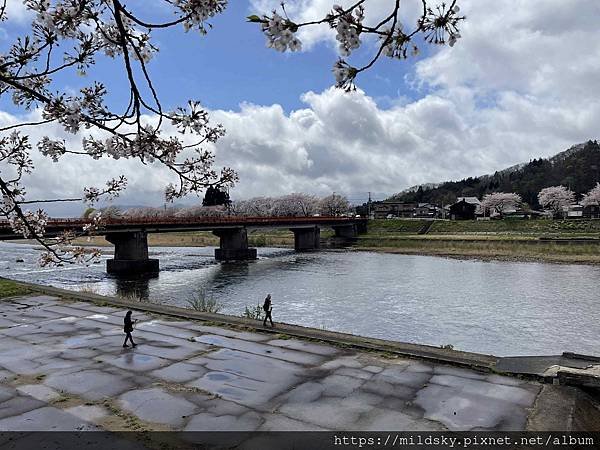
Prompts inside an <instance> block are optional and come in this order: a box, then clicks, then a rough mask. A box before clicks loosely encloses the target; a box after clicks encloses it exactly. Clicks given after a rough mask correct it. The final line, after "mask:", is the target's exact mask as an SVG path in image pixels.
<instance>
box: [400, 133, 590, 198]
mask: <svg viewBox="0 0 600 450" xmlns="http://www.w3.org/2000/svg"><path fill="white" fill-rule="evenodd" d="M599 175H600V145H599V144H598V142H597V141H588V142H587V143H585V144H584V145H583V146H582V147H581V148H579V149H577V151H569V150H568V151H566V152H563V153H559V154H558V155H556V156H554V157H552V158H549V159H542V158H539V159H534V160H532V161H530V162H529V163H528V164H526V165H525V166H523V167H521V168H519V169H516V170H512V171H511V170H505V171H501V172H496V173H495V174H493V175H485V176H482V177H475V178H473V177H469V178H465V179H463V180H460V181H448V182H445V183H442V184H440V185H439V186H438V187H436V188H431V189H423V188H421V187H419V189H417V190H415V191H413V192H404V193H400V194H396V195H394V196H392V197H391V198H390V199H389V200H395V201H403V202H426V203H434V204H446V205H447V204H450V203H454V202H455V201H456V198H457V197H477V198H482V197H483V196H484V195H486V194H490V193H492V192H514V193H516V194H519V195H520V196H521V198H522V199H523V201H524V202H525V203H527V204H528V205H529V206H530V207H532V208H534V209H538V208H540V205H539V202H538V193H539V192H540V191H541V190H542V189H543V188H545V187H548V186H558V185H563V186H565V187H568V188H569V189H570V190H572V191H573V192H575V194H576V196H577V200H579V199H580V198H581V197H582V195H583V194H585V193H586V192H588V191H589V190H590V189H592V188H593V187H594V186H595V185H596V183H597V182H598V181H600V179H599Z"/></svg>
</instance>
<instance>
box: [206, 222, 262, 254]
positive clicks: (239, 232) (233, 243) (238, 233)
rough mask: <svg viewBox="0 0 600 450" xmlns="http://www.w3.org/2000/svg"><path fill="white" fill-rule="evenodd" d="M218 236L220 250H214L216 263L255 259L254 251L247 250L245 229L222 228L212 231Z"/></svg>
mask: <svg viewBox="0 0 600 450" xmlns="http://www.w3.org/2000/svg"><path fill="white" fill-rule="evenodd" d="M213 233H214V234H215V235H217V236H219V238H220V240H221V243H220V248H216V249H215V259H216V260H217V261H246V260H250V259H256V249H255V248H248V232H247V231H246V228H223V229H220V230H213Z"/></svg>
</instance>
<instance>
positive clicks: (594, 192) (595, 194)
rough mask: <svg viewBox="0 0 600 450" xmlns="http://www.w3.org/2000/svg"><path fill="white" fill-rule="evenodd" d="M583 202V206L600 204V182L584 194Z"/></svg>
mask: <svg viewBox="0 0 600 450" xmlns="http://www.w3.org/2000/svg"><path fill="white" fill-rule="evenodd" d="M581 204H582V205H583V206H589V205H600V183H596V186H594V187H593V188H592V189H591V190H590V191H589V192H588V193H587V194H584V195H583V199H582V200H581Z"/></svg>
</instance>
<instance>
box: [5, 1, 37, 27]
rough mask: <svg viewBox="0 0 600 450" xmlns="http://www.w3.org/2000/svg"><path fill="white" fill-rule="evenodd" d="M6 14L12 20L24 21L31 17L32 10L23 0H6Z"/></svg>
mask: <svg viewBox="0 0 600 450" xmlns="http://www.w3.org/2000/svg"><path fill="white" fill-rule="evenodd" d="M6 16H7V17H8V19H9V20H10V21H11V22H13V21H14V22H17V23H23V22H26V21H27V20H29V19H31V16H32V14H31V11H30V10H28V9H27V7H26V6H25V2H24V1H23V0H6Z"/></svg>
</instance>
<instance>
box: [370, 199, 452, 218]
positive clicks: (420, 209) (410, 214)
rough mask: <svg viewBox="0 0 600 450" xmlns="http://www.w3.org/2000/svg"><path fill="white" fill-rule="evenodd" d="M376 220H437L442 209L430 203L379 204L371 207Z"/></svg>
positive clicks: (387, 202) (385, 202) (388, 202)
mask: <svg viewBox="0 0 600 450" xmlns="http://www.w3.org/2000/svg"><path fill="white" fill-rule="evenodd" d="M371 211H372V212H373V218H374V219H391V218H405V219H408V218H410V219H435V218H437V217H441V216H442V212H441V209H440V208H439V207H437V206H435V205H432V204H430V203H414V202H406V203H405V202H391V201H384V202H377V203H373V205H372V206H371Z"/></svg>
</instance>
